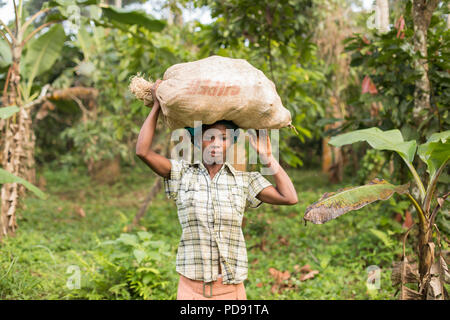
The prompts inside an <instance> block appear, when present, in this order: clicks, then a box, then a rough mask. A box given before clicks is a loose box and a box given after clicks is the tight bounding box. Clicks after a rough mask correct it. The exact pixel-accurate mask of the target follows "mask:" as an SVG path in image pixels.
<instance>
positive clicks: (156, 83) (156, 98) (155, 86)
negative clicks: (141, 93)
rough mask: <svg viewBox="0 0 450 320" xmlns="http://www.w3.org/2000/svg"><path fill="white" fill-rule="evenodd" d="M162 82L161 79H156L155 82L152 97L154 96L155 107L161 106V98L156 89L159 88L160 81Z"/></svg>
mask: <svg viewBox="0 0 450 320" xmlns="http://www.w3.org/2000/svg"><path fill="white" fill-rule="evenodd" d="M161 82H162V80H161V79H158V80H156V82H155V83H154V84H153V87H152V90H151V93H152V98H153V107H159V106H160V104H159V100H158V97H157V96H156V89H158V87H159V85H160V83H161Z"/></svg>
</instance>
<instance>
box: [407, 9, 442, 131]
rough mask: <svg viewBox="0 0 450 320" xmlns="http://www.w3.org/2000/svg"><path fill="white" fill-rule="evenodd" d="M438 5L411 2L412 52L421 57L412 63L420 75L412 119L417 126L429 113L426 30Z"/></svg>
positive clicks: (415, 91) (415, 92)
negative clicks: (412, 24) (417, 53)
mask: <svg viewBox="0 0 450 320" xmlns="http://www.w3.org/2000/svg"><path fill="white" fill-rule="evenodd" d="M438 3H439V0H429V1H426V0H414V1H413V8H412V13H413V21H414V50H415V52H420V54H421V56H422V58H420V59H417V60H415V61H414V67H415V69H416V70H418V71H419V72H420V73H421V77H420V78H419V79H417V80H416V83H415V85H416V87H415V90H414V108H413V118H414V120H415V123H416V124H417V125H419V124H420V123H421V122H422V121H423V120H424V119H425V118H426V117H425V116H426V112H427V111H431V104H430V80H429V79H428V61H427V56H428V54H427V30H428V27H429V25H430V21H431V16H432V14H433V11H434V10H435V9H436V7H437V5H438Z"/></svg>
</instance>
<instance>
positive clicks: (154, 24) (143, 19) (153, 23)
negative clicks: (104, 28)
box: [102, 6, 166, 32]
mask: <svg viewBox="0 0 450 320" xmlns="http://www.w3.org/2000/svg"><path fill="white" fill-rule="evenodd" d="M102 12H103V15H104V16H105V17H106V18H108V19H109V20H112V21H117V22H120V23H124V24H130V25H134V24H136V25H139V26H142V27H144V28H146V29H148V30H149V31H156V32H159V31H161V30H162V29H164V27H165V25H166V24H165V23H164V22H163V21H161V20H156V19H150V18H149V17H148V16H147V15H146V14H145V12H142V11H136V10H135V11H130V10H125V9H122V8H116V7H111V6H108V7H102Z"/></svg>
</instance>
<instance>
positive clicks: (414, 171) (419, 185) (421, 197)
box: [402, 157, 426, 201]
mask: <svg viewBox="0 0 450 320" xmlns="http://www.w3.org/2000/svg"><path fill="white" fill-rule="evenodd" d="M402 158H403V157H402ZM403 160H404V161H405V163H406V165H407V166H408V168H409V171H411V173H412V175H413V177H414V181H415V182H416V184H417V186H418V187H419V191H420V200H421V201H423V200H424V199H425V194H426V192H425V187H424V186H423V183H422V181H421V180H420V177H419V174H418V173H417V171H416V169H415V168H414V167H413V165H412V164H411V163H409V162H408V161H406V159H403Z"/></svg>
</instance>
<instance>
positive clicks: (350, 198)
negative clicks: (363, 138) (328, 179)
mask: <svg viewBox="0 0 450 320" xmlns="http://www.w3.org/2000/svg"><path fill="white" fill-rule="evenodd" d="M409 184H410V183H409V182H408V183H407V184H404V185H400V186H396V185H393V184H391V183H389V182H387V181H386V180H384V179H377V178H375V179H373V180H372V181H370V182H369V183H368V184H366V185H363V186H358V187H347V188H343V189H339V190H338V191H336V192H327V193H325V194H323V195H322V197H321V198H320V199H319V200H318V201H317V202H314V203H313V204H311V205H310V206H308V207H307V208H306V211H305V215H304V217H303V219H304V220H305V221H311V222H312V223H314V224H323V223H325V222H327V221H329V220H332V219H336V218H337V217H339V216H341V215H343V214H344V213H347V212H349V211H352V210H358V209H360V208H362V207H364V206H366V205H368V204H370V203H372V202H375V201H377V200H387V199H389V198H390V197H391V196H392V195H393V194H394V193H395V192H397V193H399V194H404V193H406V192H408V188H409Z"/></svg>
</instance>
